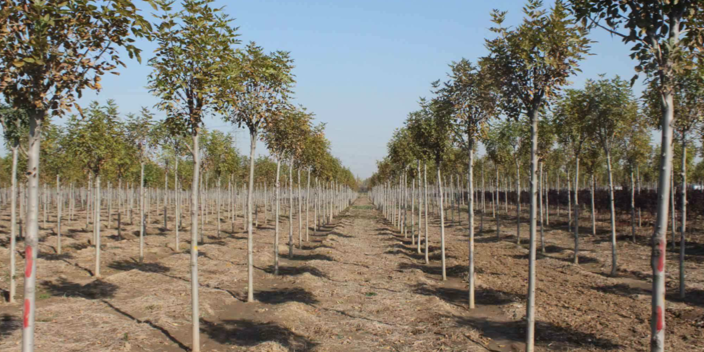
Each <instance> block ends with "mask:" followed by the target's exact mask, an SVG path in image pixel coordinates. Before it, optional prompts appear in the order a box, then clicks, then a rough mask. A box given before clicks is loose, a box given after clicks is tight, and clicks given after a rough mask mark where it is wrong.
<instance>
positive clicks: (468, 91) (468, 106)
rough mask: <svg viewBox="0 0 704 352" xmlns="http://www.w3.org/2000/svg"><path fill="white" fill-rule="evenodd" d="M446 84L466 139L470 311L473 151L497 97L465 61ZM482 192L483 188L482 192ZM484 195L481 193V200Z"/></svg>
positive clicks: (454, 66)
mask: <svg viewBox="0 0 704 352" xmlns="http://www.w3.org/2000/svg"><path fill="white" fill-rule="evenodd" d="M450 67H451V70H452V72H451V73H450V82H449V84H448V85H447V87H446V89H447V90H448V91H449V93H450V100H451V101H452V103H453V105H454V110H455V119H456V125H457V128H458V129H459V130H460V131H461V134H462V135H464V136H466V139H467V140H466V148H465V149H466V150H467V155H468V157H469V162H468V170H467V175H468V176H467V187H468V188H469V189H468V190H467V191H468V194H469V199H468V205H469V206H468V209H467V212H468V213H469V215H468V216H469V224H468V229H469V274H468V281H469V298H468V305H469V309H474V179H473V176H474V149H475V145H476V144H477V139H479V138H481V137H482V135H483V134H484V133H485V127H486V122H487V121H488V120H489V119H490V118H492V117H494V116H495V114H496V112H497V104H498V97H497V95H496V92H495V89H494V87H493V86H492V85H491V82H492V81H491V79H489V78H488V77H487V71H486V70H485V71H482V70H480V68H478V67H475V66H474V65H472V63H471V62H470V61H468V60H466V59H462V60H460V61H459V62H457V63H452V65H450ZM482 192H483V189H482ZM483 197H484V195H483V194H482V198H483Z"/></svg>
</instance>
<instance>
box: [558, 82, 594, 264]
mask: <svg viewBox="0 0 704 352" xmlns="http://www.w3.org/2000/svg"><path fill="white" fill-rule="evenodd" d="M590 98H591V97H590V96H589V94H587V92H585V91H584V90H580V89H568V90H566V91H565V94H564V96H562V97H561V98H560V99H559V100H558V102H557V104H556V107H555V113H554V115H553V125H554V126H556V129H557V131H558V133H557V134H558V136H559V137H558V141H559V142H560V143H561V144H562V145H564V146H565V148H566V149H568V150H570V152H571V154H572V155H573V156H574V196H573V199H574V264H579V209H580V207H579V159H580V156H581V154H582V149H583V147H584V144H585V143H586V142H587V139H588V138H589V125H588V123H589V117H590V116H591V114H593V110H594V106H593V105H594V101H593V100H592V99H590Z"/></svg>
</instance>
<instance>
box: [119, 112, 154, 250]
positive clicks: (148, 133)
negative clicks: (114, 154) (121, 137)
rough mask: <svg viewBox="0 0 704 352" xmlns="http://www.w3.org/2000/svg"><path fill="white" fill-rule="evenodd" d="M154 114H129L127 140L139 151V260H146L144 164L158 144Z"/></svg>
mask: <svg viewBox="0 0 704 352" xmlns="http://www.w3.org/2000/svg"><path fill="white" fill-rule="evenodd" d="M153 120H154V116H153V115H152V113H151V112H150V111H149V110H148V109H146V108H142V111H141V112H140V114H139V115H134V114H130V115H127V123H126V126H125V129H126V130H127V136H126V137H127V140H128V142H129V145H131V147H132V148H134V150H136V151H137V160H138V161H139V262H140V263H141V262H143V261H144V231H145V230H146V224H145V218H144V210H145V209H144V197H145V194H144V166H145V164H146V163H147V162H148V161H149V160H150V159H151V156H152V153H153V149H154V147H155V146H156V137H157V136H156V135H155V132H156V131H155V130H154V122H153Z"/></svg>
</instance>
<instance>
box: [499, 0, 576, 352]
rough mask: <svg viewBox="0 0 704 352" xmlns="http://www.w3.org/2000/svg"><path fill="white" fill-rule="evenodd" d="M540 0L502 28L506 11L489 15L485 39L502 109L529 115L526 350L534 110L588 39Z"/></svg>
mask: <svg viewBox="0 0 704 352" xmlns="http://www.w3.org/2000/svg"><path fill="white" fill-rule="evenodd" d="M541 7H542V2H541V1H539V0H529V1H528V5H526V7H525V8H524V12H525V15H526V17H525V18H524V20H523V23H521V24H520V25H518V26H517V27H515V28H514V29H511V30H509V29H507V28H504V27H502V24H503V21H504V17H505V14H506V13H505V12H499V11H495V12H494V13H493V14H492V17H493V21H494V22H495V23H496V24H497V26H498V27H497V28H493V29H492V31H493V32H495V33H497V35H498V37H497V38H495V39H492V40H488V41H487V47H488V49H489V51H490V54H489V57H488V58H487V59H486V60H487V61H488V66H489V67H490V70H491V77H493V78H494V79H496V80H497V84H498V86H499V87H500V92H501V95H502V101H503V102H502V105H503V107H502V109H503V110H504V111H505V112H506V114H507V115H509V116H511V117H514V118H517V117H518V116H520V114H522V113H525V114H526V115H528V121H529V124H530V128H531V133H530V135H531V166H530V182H531V190H530V204H531V206H530V267H529V274H528V276H529V277H528V305H527V325H528V328H527V333H526V349H527V350H528V351H533V348H534V335H535V330H534V329H535V235H536V227H537V226H536V210H537V206H536V205H537V204H536V202H537V197H536V196H537V194H536V192H537V185H538V178H537V176H538V175H537V166H538V165H537V164H538V156H537V149H538V120H539V117H538V113H539V111H540V109H541V108H542V107H543V106H544V104H545V103H546V99H549V98H550V97H551V96H553V95H554V94H555V93H556V92H557V91H559V89H560V87H561V86H563V85H565V84H566V83H567V77H569V76H570V75H571V74H573V73H575V72H576V71H577V63H578V62H579V60H581V59H582V57H583V56H584V55H585V54H586V53H587V50H588V48H589V40H588V39H587V38H586V36H585V34H586V33H585V31H584V29H583V27H581V26H579V25H577V24H576V23H575V21H574V20H573V19H572V18H570V17H569V14H568V11H567V9H566V8H565V6H564V4H563V2H562V1H560V0H557V1H556V2H555V4H554V6H553V8H552V10H551V11H549V12H548V11H545V10H543V9H541Z"/></svg>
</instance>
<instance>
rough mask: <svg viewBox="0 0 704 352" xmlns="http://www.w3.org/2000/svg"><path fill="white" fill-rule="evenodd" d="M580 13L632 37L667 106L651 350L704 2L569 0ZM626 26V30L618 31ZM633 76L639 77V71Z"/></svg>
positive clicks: (660, 311)
mask: <svg viewBox="0 0 704 352" xmlns="http://www.w3.org/2000/svg"><path fill="white" fill-rule="evenodd" d="M571 3H572V7H573V11H574V13H575V15H576V17H577V19H579V20H582V22H583V23H584V24H589V26H590V27H592V28H593V27H600V28H602V29H605V30H606V31H608V32H609V33H611V34H612V35H616V36H619V37H621V38H622V39H623V42H624V43H626V44H629V43H634V45H633V47H632V48H631V58H633V59H635V60H637V62H638V64H637V65H636V67H635V70H636V72H637V73H638V72H646V73H647V74H648V75H650V76H651V77H652V79H654V80H655V81H656V82H657V83H655V84H656V86H657V91H658V93H659V96H660V100H661V102H662V106H663V109H662V111H661V113H660V120H661V123H660V125H661V126H663V128H662V131H661V132H662V133H661V142H660V169H659V178H658V179H659V181H658V195H659V197H658V204H657V219H656V222H655V230H654V231H653V241H652V246H653V248H652V261H651V266H652V269H653V291H652V318H651V322H650V325H651V336H652V338H651V350H652V351H664V349H665V254H666V253H665V250H666V242H667V221H668V219H667V217H668V214H669V209H668V206H669V199H670V192H671V189H670V177H671V172H672V135H673V129H672V126H673V124H674V121H675V105H674V104H675V103H674V99H675V97H674V95H675V91H676V90H677V87H676V80H675V76H676V75H677V74H679V73H681V72H683V71H686V70H687V69H688V68H689V62H690V61H689V59H688V56H690V55H689V54H690V53H691V52H688V50H687V49H689V48H692V49H694V48H701V46H702V43H703V42H704V16H703V14H702V11H701V2H700V1H696V0H679V1H644V0H638V1H622V2H616V1H611V0H571ZM620 30H623V31H624V32H620ZM633 79H634V80H635V79H637V74H636V76H634V77H633Z"/></svg>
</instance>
